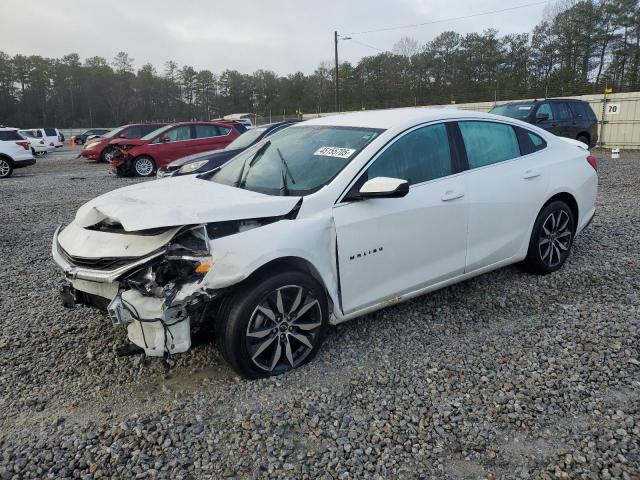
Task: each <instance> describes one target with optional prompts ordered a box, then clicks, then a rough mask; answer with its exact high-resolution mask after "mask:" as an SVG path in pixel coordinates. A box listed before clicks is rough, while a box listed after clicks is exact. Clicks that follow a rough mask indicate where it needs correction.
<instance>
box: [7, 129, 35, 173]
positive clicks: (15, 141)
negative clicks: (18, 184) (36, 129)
mask: <svg viewBox="0 0 640 480" xmlns="http://www.w3.org/2000/svg"><path fill="white" fill-rule="evenodd" d="M34 163H36V159H35V158H33V154H32V153H31V145H30V144H29V141H28V140H25V139H24V138H23V137H22V135H20V134H19V133H18V130H17V129H16V128H6V127H0V178H7V177H10V176H11V174H12V173H13V170H14V169H15V168H22V167H27V166H29V165H33V164H34Z"/></svg>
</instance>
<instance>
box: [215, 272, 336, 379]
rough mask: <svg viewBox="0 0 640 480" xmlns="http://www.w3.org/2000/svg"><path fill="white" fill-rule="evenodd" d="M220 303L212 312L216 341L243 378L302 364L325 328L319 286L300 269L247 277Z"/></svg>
mask: <svg viewBox="0 0 640 480" xmlns="http://www.w3.org/2000/svg"><path fill="white" fill-rule="evenodd" d="M225 304H226V306H223V308H221V310H220V312H219V314H218V316H217V318H216V325H215V333H216V345H217V346H218V348H219V349H220V351H221V352H222V354H223V356H224V357H225V359H226V360H227V361H228V362H229V363H230V364H231V366H232V367H233V369H234V370H235V371H236V372H238V373H239V374H240V375H242V376H244V377H247V378H261V377H268V376H273V375H279V374H281V373H284V372H287V371H289V370H292V369H294V368H298V367H299V366H301V365H304V364H305V363H307V362H308V361H309V360H311V359H312V358H313V357H314V356H315V354H316V353H317V351H318V349H319V348H320V345H321V343H322V340H323V338H324V336H325V333H326V329H327V323H328V312H327V300H326V295H325V293H324V289H323V288H322V286H321V285H320V284H319V283H318V282H317V281H316V280H315V279H313V278H312V277H310V276H309V275H307V274H305V273H302V272H297V271H288V272H281V273H277V274H275V275H273V276H269V277H266V276H264V277H262V278H258V279H255V280H254V281H249V282H247V283H246V284H245V285H243V286H242V287H240V288H239V289H238V290H237V291H236V292H235V293H234V295H233V296H232V297H231V298H229V299H227V301H226V302H225Z"/></svg>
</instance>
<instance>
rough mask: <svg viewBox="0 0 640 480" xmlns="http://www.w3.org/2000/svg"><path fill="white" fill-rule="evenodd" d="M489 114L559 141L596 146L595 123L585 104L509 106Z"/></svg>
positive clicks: (537, 102)
mask: <svg viewBox="0 0 640 480" xmlns="http://www.w3.org/2000/svg"><path fill="white" fill-rule="evenodd" d="M489 113H494V114H496V115H503V116H505V117H511V118H517V119H518V120H522V121H524V122H528V123H532V124H534V125H537V126H538V127H540V128H543V129H545V130H548V131H549V132H551V133H553V134H555V135H558V136H559V137H567V138H575V139H576V140H579V141H581V142H582V143H586V144H587V145H589V147H593V146H595V144H596V143H597V142H598V120H597V119H596V115H595V113H593V110H592V109H591V107H590V106H589V104H588V103H587V102H584V101H582V100H573V99H568V98H567V99H565V98H559V99H553V100H534V101H532V102H531V101H526V102H510V103H505V104H504V105H498V106H497V107H493V108H492V109H491V110H490V111H489Z"/></svg>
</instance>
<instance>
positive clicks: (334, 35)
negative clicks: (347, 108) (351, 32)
mask: <svg viewBox="0 0 640 480" xmlns="http://www.w3.org/2000/svg"><path fill="white" fill-rule="evenodd" d="M333 47H334V50H335V59H336V67H335V68H336V74H335V77H336V81H335V89H336V113H337V112H339V111H340V80H339V79H338V31H337V30H334V32H333Z"/></svg>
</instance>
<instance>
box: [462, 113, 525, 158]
mask: <svg viewBox="0 0 640 480" xmlns="http://www.w3.org/2000/svg"><path fill="white" fill-rule="evenodd" d="M458 126H459V127H460V133H461V134H462V140H463V141H464V146H465V149H466V151H467V159H468V161H469V168H479V167H484V166H487V165H492V164H494V163H499V162H504V161H505V160H510V159H512V158H516V157H519V156H520V145H519V144H518V138H517V137H516V132H515V130H514V128H513V127H512V126H511V125H507V124H504V123H496V122H480V121H472V120H470V121H463V122H458Z"/></svg>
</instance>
